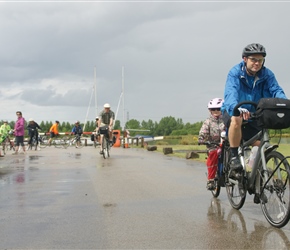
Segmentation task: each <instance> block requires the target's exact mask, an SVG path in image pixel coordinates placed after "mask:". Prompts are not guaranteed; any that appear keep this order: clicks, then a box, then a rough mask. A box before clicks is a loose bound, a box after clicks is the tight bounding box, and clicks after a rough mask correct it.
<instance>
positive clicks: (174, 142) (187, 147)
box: [149, 136, 290, 162]
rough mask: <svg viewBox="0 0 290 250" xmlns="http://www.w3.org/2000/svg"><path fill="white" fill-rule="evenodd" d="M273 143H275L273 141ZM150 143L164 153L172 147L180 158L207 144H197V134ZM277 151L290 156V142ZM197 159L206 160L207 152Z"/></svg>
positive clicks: (281, 145)
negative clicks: (165, 149) (164, 149)
mask: <svg viewBox="0 0 290 250" xmlns="http://www.w3.org/2000/svg"><path fill="white" fill-rule="evenodd" d="M272 144H275V143H274V142H272ZM149 145H151V146H152V145H156V146H157V151H158V152H160V153H163V148H169V147H170V148H172V150H173V154H170V155H171V156H176V157H180V158H185V157H186V152H189V151H195V150H206V146H205V145H200V146H199V145H197V137H196V136H182V137H181V136H179V137H165V138H164V140H160V141H153V142H150V143H149ZM277 151H278V152H280V153H282V154H283V155H284V156H290V144H284V143H281V144H279V147H278V148H277ZM193 160H197V161H203V162H205V160H206V154H205V153H199V158H196V159H193Z"/></svg>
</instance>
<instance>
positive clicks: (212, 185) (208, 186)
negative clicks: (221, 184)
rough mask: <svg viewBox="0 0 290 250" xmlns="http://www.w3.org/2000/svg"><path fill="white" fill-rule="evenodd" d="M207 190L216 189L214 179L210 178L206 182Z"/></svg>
mask: <svg viewBox="0 0 290 250" xmlns="http://www.w3.org/2000/svg"><path fill="white" fill-rule="evenodd" d="M206 188H207V190H214V180H208V181H207V184H206Z"/></svg>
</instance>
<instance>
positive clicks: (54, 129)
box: [47, 121, 59, 145]
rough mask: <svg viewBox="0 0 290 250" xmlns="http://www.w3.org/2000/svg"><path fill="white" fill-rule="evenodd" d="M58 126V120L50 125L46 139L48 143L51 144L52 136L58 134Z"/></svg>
mask: <svg viewBox="0 0 290 250" xmlns="http://www.w3.org/2000/svg"><path fill="white" fill-rule="evenodd" d="M58 126H59V121H55V123H54V124H53V125H52V126H51V127H50V129H49V133H50V138H49V140H48V142H47V143H48V145H50V144H51V141H52V138H53V137H55V136H57V135H59V133H58Z"/></svg>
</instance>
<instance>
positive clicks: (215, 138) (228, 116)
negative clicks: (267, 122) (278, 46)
mask: <svg viewBox="0 0 290 250" xmlns="http://www.w3.org/2000/svg"><path fill="white" fill-rule="evenodd" d="M266 55H267V53H266V49H265V47H264V46H263V45H261V44H259V43H252V44H249V45H247V46H246V47H245V48H244V49H243V51H242V61H241V62H240V63H239V64H237V65H235V66H234V67H233V68H232V69H231V70H230V71H229V73H228V76H227V80H226V84H225V90H224V98H223V99H222V98H214V99H212V100H210V101H209V103H208V106H207V108H208V110H209V112H210V116H209V118H207V119H206V120H205V121H204V122H203V125H202V127H201V129H200V131H199V138H198V142H199V144H206V142H211V143H209V144H207V147H208V158H207V162H206V165H207V189H208V190H212V189H213V179H214V177H215V174H216V171H217V164H218V156H219V154H220V152H219V151H220V149H219V147H218V146H215V145H217V144H218V143H219V142H220V140H221V132H223V131H225V132H226V133H227V136H228V139H229V143H230V152H231V160H230V167H231V169H232V171H233V173H235V172H239V171H242V169H243V166H242V164H241V162H240V159H239V157H238V148H239V145H240V142H241V140H242V139H243V140H248V139H250V138H251V137H253V136H254V135H255V134H257V133H258V132H259V131H260V130H261V128H260V127H259V126H257V123H256V121H255V120H250V113H251V112H254V111H255V110H254V107H253V106H251V105H243V106H242V107H241V108H239V114H238V115H237V114H234V113H233V110H234V107H235V106H236V105H237V104H238V103H240V102H242V101H252V102H255V103H258V102H259V100H260V99H261V98H272V97H273V98H283V99H287V97H286V95H285V93H284V91H283V89H282V88H281V87H280V86H279V84H278V82H277V80H276V77H275V75H274V73H273V72H272V71H271V70H270V69H268V68H266V67H265V65H264V64H265V57H266ZM245 121H246V122H245ZM259 143H260V140H257V141H255V142H254V143H253V145H252V146H258V145H259Z"/></svg>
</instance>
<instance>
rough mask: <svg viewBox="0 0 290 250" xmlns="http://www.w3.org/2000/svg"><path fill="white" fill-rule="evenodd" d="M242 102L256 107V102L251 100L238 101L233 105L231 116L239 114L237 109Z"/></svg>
mask: <svg viewBox="0 0 290 250" xmlns="http://www.w3.org/2000/svg"><path fill="white" fill-rule="evenodd" d="M244 104H250V105H252V106H254V107H255V108H257V105H258V104H257V103H255V102H252V101H243V102H239V103H238V104H237V105H236V106H235V107H234V111H233V116H239V115H240V111H239V110H238V108H239V107H241V106H242V105H244Z"/></svg>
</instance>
